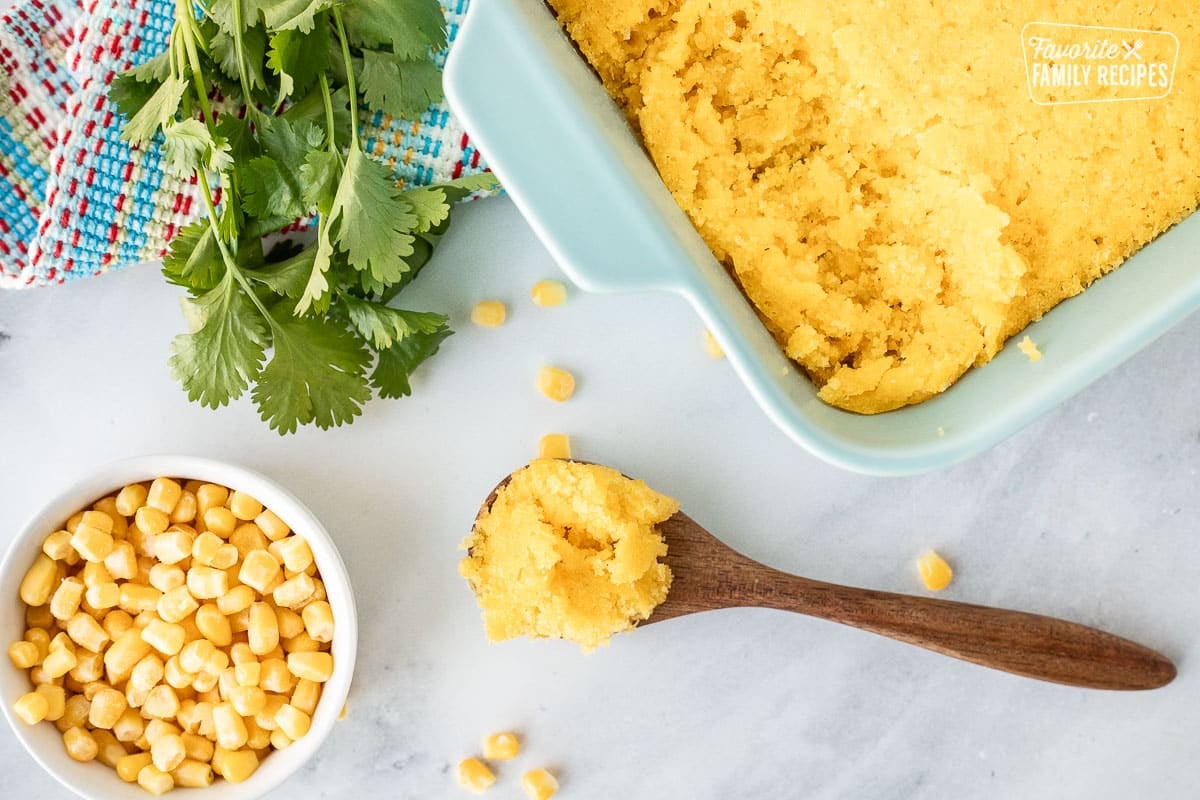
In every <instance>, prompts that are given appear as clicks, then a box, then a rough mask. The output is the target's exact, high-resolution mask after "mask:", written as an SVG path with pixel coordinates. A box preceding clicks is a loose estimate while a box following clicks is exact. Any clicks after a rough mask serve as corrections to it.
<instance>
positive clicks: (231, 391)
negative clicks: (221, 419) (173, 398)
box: [170, 270, 266, 408]
mask: <svg viewBox="0 0 1200 800" xmlns="http://www.w3.org/2000/svg"><path fill="white" fill-rule="evenodd" d="M184 304H185V313H186V314H189V315H190V316H191V317H192V320H193V322H194V326H195V327H194V330H193V332H192V333H183V334H180V335H179V336H176V337H175V340H174V342H172V344H171V359H170V365H171V373H172V374H173V375H174V376H175V379H176V380H178V381H179V382H180V383H182V384H183V388H184V390H185V391H186V392H187V395H188V399H190V400H193V401H199V402H200V404H201V405H204V406H207V407H208V408H219V407H221V406H223V405H225V404H226V403H228V402H229V401H230V400H233V399H236V398H238V397H240V396H241V395H242V393H243V392H245V391H246V387H247V386H249V384H250V382H252V381H253V380H255V378H256V376H257V375H258V374H259V366H260V365H261V364H262V361H263V358H264V356H265V353H264V350H265V333H266V332H265V331H264V329H263V328H264V326H263V319H262V316H261V315H260V314H259V313H258V310H257V309H256V308H255V307H254V305H253V304H252V303H251V301H250V299H249V298H248V297H247V296H246V294H245V293H244V292H242V290H241V289H240V288H239V287H238V286H237V284H236V283H235V282H234V278H233V273H232V272H230V271H228V270H226V272H225V274H224V276H223V277H222V278H221V281H220V283H218V284H217V285H216V286H214V287H213V288H212V289H210V290H208V291H207V292H205V293H204V294H202V295H200V296H199V297H197V298H195V299H191V300H185V301H184Z"/></svg>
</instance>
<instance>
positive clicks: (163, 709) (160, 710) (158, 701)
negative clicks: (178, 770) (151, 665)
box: [142, 683, 179, 771]
mask: <svg viewBox="0 0 1200 800" xmlns="http://www.w3.org/2000/svg"><path fill="white" fill-rule="evenodd" d="M178 713H179V695H177V694H175V690H174V689H172V688H171V687H170V686H169V685H167V684H165V683H160V684H159V685H158V686H155V687H154V688H153V689H151V690H150V693H149V694H147V695H146V702H144V703H142V716H145V717H153V718H154V719H161V720H171V719H174V718H175V715H176V714H178ZM160 769H163V770H164V771H166V770H167V769H169V768H164V767H160Z"/></svg>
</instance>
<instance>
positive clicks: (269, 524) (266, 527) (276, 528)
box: [254, 508, 292, 542]
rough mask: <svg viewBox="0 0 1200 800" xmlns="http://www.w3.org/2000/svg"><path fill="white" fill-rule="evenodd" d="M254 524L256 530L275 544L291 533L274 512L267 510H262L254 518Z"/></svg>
mask: <svg viewBox="0 0 1200 800" xmlns="http://www.w3.org/2000/svg"><path fill="white" fill-rule="evenodd" d="M254 524H255V525H257V526H258V529H259V530H260V531H262V532H263V534H264V535H265V536H266V537H267V538H268V539H270V540H271V541H272V542H277V541H279V540H280V539H282V538H284V537H285V536H287V535H288V534H289V533H291V531H292V529H291V528H289V527H288V525H287V523H286V522H284V521H283V520H281V519H280V518H279V517H278V516H277V515H276V514H275V512H274V511H272V510H271V509H269V508H265V509H263V512H262V513H261V514H259V515H258V516H257V517H255V518H254Z"/></svg>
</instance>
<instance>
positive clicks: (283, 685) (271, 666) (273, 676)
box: [258, 658, 295, 694]
mask: <svg viewBox="0 0 1200 800" xmlns="http://www.w3.org/2000/svg"><path fill="white" fill-rule="evenodd" d="M259 669H260V671H259V678H258V685H259V686H261V687H262V688H263V689H265V690H266V691H268V692H275V693H276V694H287V693H288V692H290V691H291V690H292V686H293V685H295V678H294V677H293V675H292V672H291V670H289V669H288V665H287V662H286V661H284V660H283V659H281V658H268V659H264V660H263V661H262V666H261V667H260V668H259Z"/></svg>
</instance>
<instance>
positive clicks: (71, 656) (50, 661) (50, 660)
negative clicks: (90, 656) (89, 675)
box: [42, 648, 79, 679]
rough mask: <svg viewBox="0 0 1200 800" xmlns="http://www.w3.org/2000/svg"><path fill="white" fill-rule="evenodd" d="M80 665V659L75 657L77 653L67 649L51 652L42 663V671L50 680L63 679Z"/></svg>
mask: <svg viewBox="0 0 1200 800" xmlns="http://www.w3.org/2000/svg"><path fill="white" fill-rule="evenodd" d="M78 663H79V659H77V658H76V657H75V653H74V652H72V651H71V650H67V649H65V648H59V649H57V650H51V651H50V654H49V655H48V656H46V658H45V659H44V660H43V661H42V671H43V672H44V673H45V674H46V677H48V678H51V679H53V678H61V677H62V676H63V675H66V674H67V673H68V672H70V671H71V670H73V669H74V668H75V665H76V664H78Z"/></svg>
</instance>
